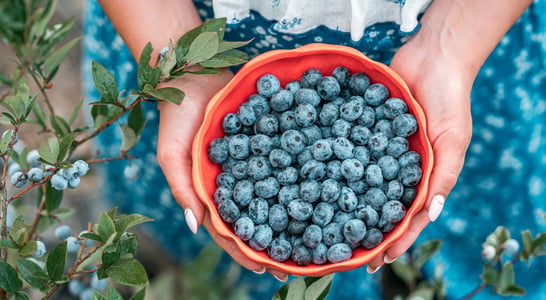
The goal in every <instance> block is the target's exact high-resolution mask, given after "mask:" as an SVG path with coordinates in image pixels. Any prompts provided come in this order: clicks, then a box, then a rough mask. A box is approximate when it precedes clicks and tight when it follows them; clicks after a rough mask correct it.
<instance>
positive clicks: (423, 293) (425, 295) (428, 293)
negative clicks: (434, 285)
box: [408, 287, 434, 300]
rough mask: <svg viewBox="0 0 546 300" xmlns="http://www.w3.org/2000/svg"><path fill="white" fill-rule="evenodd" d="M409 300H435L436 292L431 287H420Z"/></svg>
mask: <svg viewBox="0 0 546 300" xmlns="http://www.w3.org/2000/svg"><path fill="white" fill-rule="evenodd" d="M408 299H423V300H433V299H434V290H433V289H431V288H429V287H420V288H418V289H417V290H415V291H414V292H413V293H411V294H410V295H409V296H408Z"/></svg>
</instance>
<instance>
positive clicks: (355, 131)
mask: <svg viewBox="0 0 546 300" xmlns="http://www.w3.org/2000/svg"><path fill="white" fill-rule="evenodd" d="M371 134H372V132H371V131H370V129H369V128H368V127H366V126H362V125H356V126H353V127H352V128H351V133H350V134H349V139H350V140H351V141H352V142H353V143H354V144H355V145H357V146H364V145H367V144H368V139H369V138H370V135H371Z"/></svg>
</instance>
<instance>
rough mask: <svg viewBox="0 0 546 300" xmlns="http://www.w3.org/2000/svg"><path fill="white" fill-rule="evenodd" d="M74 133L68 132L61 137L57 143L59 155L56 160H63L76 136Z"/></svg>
mask: <svg viewBox="0 0 546 300" xmlns="http://www.w3.org/2000/svg"><path fill="white" fill-rule="evenodd" d="M76 135H77V134H76V133H70V134H67V135H65V136H63V137H62V138H61V142H60V144H59V155H58V156H57V161H63V160H64V159H65V158H66V155H67V154H68V152H69V151H70V150H71V149H72V143H73V142H74V139H75V138H76Z"/></svg>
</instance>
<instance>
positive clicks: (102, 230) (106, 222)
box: [98, 211, 116, 240]
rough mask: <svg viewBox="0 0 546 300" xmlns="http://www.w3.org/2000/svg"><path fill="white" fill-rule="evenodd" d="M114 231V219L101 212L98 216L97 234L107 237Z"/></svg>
mask: <svg viewBox="0 0 546 300" xmlns="http://www.w3.org/2000/svg"><path fill="white" fill-rule="evenodd" d="M115 232H116V227H115V225H114V221H113V220H112V218H110V216H109V215H108V214H107V213H106V212H104V211H103V212H101V214H100V217H99V226H98V234H99V235H100V236H101V237H102V238H103V239H104V240H106V239H108V237H109V236H111V235H112V234H113V233H115Z"/></svg>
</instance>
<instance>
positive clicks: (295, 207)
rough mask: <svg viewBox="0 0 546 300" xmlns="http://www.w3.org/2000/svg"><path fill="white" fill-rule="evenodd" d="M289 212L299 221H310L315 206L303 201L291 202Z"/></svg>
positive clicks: (288, 207)
mask: <svg viewBox="0 0 546 300" xmlns="http://www.w3.org/2000/svg"><path fill="white" fill-rule="evenodd" d="M287 210H288V215H289V216H290V217H292V218H294V219H296V220H299V221H305V220H308V219H309V218H311V216H312V215H313V205H311V203H309V202H307V201H305V200H302V199H296V200H292V201H290V203H288V206H287Z"/></svg>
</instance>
